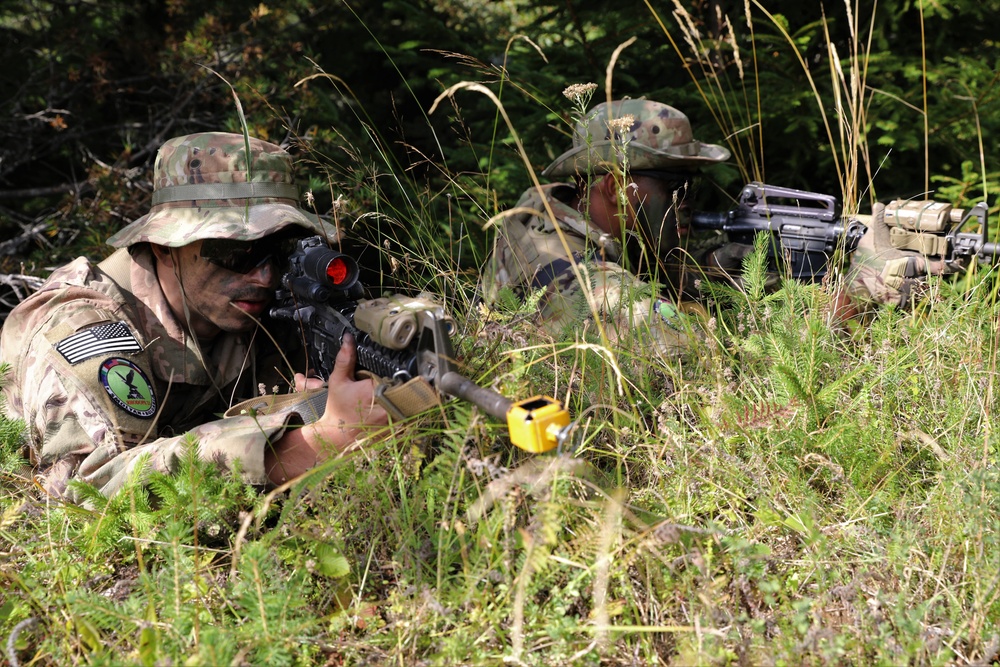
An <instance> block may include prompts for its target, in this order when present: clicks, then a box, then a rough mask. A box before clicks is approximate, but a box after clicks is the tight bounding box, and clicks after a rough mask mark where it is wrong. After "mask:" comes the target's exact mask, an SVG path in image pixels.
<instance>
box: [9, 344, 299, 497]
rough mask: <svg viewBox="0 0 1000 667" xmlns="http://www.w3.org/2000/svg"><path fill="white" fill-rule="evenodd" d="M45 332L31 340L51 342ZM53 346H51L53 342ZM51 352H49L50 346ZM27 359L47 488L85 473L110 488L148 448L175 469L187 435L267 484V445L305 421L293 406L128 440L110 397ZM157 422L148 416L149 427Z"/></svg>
mask: <svg viewBox="0 0 1000 667" xmlns="http://www.w3.org/2000/svg"><path fill="white" fill-rule="evenodd" d="M46 344H47V342H46V341H45V340H44V338H42V337H38V341H37V342H35V343H33V345H32V347H37V346H42V345H46ZM50 350H51V348H50ZM49 353H50V354H52V352H49ZM35 358H37V359H39V363H31V364H26V365H25V372H24V377H23V379H22V381H21V383H20V387H21V392H20V400H19V404H20V406H21V410H22V415H23V417H22V418H23V419H24V420H25V422H26V424H27V426H28V431H29V439H30V441H31V447H32V451H33V455H34V456H33V458H34V459H35V463H36V465H37V467H38V471H39V474H40V476H41V477H42V478H43V479H42V483H43V486H44V488H45V489H46V490H47V491H48V492H49V493H51V494H53V495H55V496H58V497H67V499H69V500H74V501H75V500H76V498H75V497H74V496H73V494H72V493H69V494H67V484H68V483H69V481H70V480H72V479H80V480H83V481H86V482H88V483H90V484H93V485H94V486H96V487H97V488H99V489H100V490H101V492H102V493H103V494H104V495H106V496H110V495H112V494H114V493H115V492H117V491H118V490H119V489H121V487H122V485H123V484H124V483H125V480H126V479H127V478H128V475H129V473H130V472H131V471H132V470H133V469H134V467H135V465H136V462H137V461H138V460H139V457H140V456H142V455H144V454H148V455H149V466H150V468H151V469H153V470H156V471H160V472H171V471H173V470H175V469H176V466H177V464H178V462H179V457H180V455H181V453H182V451H183V441H184V438H185V436H186V435H191V436H193V437H195V438H197V439H198V441H199V453H200V456H201V457H202V458H204V459H208V460H216V461H219V462H220V463H222V464H224V465H226V466H231V465H232V463H233V462H234V461H235V460H237V459H239V460H240V462H241V470H242V473H243V476H244V478H245V479H246V481H247V482H249V483H252V484H264V483H266V481H267V476H266V475H265V473H264V451H265V450H264V448H265V447H266V446H268V443H270V442H273V441H274V440H276V439H277V438H280V437H281V436H282V435H283V434H284V430H285V428H287V427H289V426H290V425H292V424H295V423H301V422H299V420H298V419H297V416H296V415H295V413H294V412H290V411H288V412H284V413H276V414H272V415H266V416H262V417H252V416H239V417H232V418H227V419H223V420H217V421H212V422H208V423H205V424H202V425H200V426H198V427H196V428H194V429H192V430H191V431H189V432H188V433H186V434H181V435H177V436H173V437H168V438H155V437H153V436H151V439H149V440H146V441H141V442H139V444H136V445H134V446H127V445H126V444H125V443H124V442H123V440H122V438H121V436H120V435H119V434H118V433H117V430H116V427H115V425H114V421H113V419H112V418H111V416H110V415H111V411H112V410H113V409H114V408H113V406H112V405H111V404H110V401H108V400H107V398H106V397H102V396H100V395H96V394H95V393H93V392H92V391H89V390H87V388H85V387H81V386H78V385H76V384H75V383H74V378H73V377H72V376H67V375H65V374H63V373H60V372H58V365H57V364H55V363H46V362H45V360H46V357H45V353H42V354H40V355H36V357H35ZM154 426H155V423H154V422H153V421H152V420H150V431H151V432H152V430H153V428H154Z"/></svg>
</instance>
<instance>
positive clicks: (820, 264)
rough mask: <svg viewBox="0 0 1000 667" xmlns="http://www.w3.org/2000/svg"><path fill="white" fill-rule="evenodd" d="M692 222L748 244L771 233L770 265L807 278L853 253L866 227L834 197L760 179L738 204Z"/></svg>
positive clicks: (819, 274)
mask: <svg viewBox="0 0 1000 667" xmlns="http://www.w3.org/2000/svg"><path fill="white" fill-rule="evenodd" d="M691 224H692V227H693V228H695V229H716V230H721V231H723V232H725V233H726V235H727V237H728V240H729V241H732V242H736V243H743V244H747V245H753V242H754V237H755V236H757V234H759V233H761V232H767V233H769V234H771V236H772V241H773V242H772V243H771V245H770V251H769V253H768V258H769V261H770V264H771V269H772V270H775V271H779V272H782V273H784V274H785V275H789V276H790V277H792V278H795V279H797V280H803V281H806V282H816V281H819V280H821V279H822V278H823V276H825V275H826V273H827V270H828V265H829V262H830V260H831V259H832V258H833V256H834V253H836V252H837V251H840V252H842V253H844V255H846V254H848V253H850V252H853V251H854V249H855V248H857V246H858V242H859V241H860V240H861V237H862V236H864V234H865V231H867V227H865V225H864V224H862V223H861V222H860V221H859V220H857V219H850V220H845V219H843V218H842V217H841V215H840V207H839V205H838V204H837V199H836V198H835V197H833V196H831V195H824V194H820V193H818V192H807V191H804V190H794V189H792V188H782V187H777V186H773V185H765V184H763V183H759V182H756V181H755V182H753V183H748V184H747V185H746V186H745V187H744V188H743V190H742V192H740V197H739V201H738V203H737V206H736V207H735V208H733V209H731V210H729V211H726V212H725V213H705V212H698V213H695V214H694V215H693V216H692V220H691Z"/></svg>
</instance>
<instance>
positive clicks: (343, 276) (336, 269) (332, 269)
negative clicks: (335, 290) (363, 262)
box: [326, 257, 351, 287]
mask: <svg viewBox="0 0 1000 667" xmlns="http://www.w3.org/2000/svg"><path fill="white" fill-rule="evenodd" d="M350 274H351V270H350V268H349V267H348V266H347V262H345V261H344V258H343V257H337V258H336V259H334V260H333V261H331V262H330V263H329V264H327V265H326V277H327V278H329V279H330V282H331V283H333V286H334V287H340V284H341V283H342V282H344V281H345V280H347V277H348V276H349V275H350Z"/></svg>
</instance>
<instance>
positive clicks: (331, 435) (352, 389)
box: [312, 333, 389, 451]
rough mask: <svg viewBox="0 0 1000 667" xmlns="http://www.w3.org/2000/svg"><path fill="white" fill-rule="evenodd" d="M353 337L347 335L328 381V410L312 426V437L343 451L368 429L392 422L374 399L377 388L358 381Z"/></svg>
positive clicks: (366, 382) (367, 380) (368, 382)
mask: <svg viewBox="0 0 1000 667" xmlns="http://www.w3.org/2000/svg"><path fill="white" fill-rule="evenodd" d="M357 357H358V352H357V347H356V345H355V342H354V338H353V337H352V336H351V335H350V334H347V333H345V334H344V339H343V342H342V344H341V346H340V351H339V352H337V359H336V361H335V362H334V365H333V371H332V372H331V373H330V379H329V380H328V381H327V389H328V393H327V399H326V411H325V412H324V413H323V416H322V417H321V418H320V419H319V421H317V422H315V423H314V424H312V428H313V434H314V435H315V436H316V437H317V438H319V439H320V441H321V444H325V445H326V446H327V447H329V446H330V445H332V446H333V447H334V448H335V449H337V450H341V451H342V450H344V449H346V448H348V447H350V446H351V445H352V444H354V441H355V440H356V439H357V438H358V437H359V436H361V435H362V434H364V432H365V428H364V427H365V426H380V425H382V424H387V423H388V422H389V416H388V415H387V414H386V411H385V409H384V408H382V406H381V405H379V403H378V402H377V401H376V400H375V385H374V383H373V382H372V381H371V380H370V379H365V380H357V379H355V377H354V367H355V364H356V363H357Z"/></svg>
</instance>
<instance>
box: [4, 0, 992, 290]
mask: <svg viewBox="0 0 1000 667" xmlns="http://www.w3.org/2000/svg"><path fill="white" fill-rule="evenodd" d="M998 35H1000V0H986V1H984V2H980V1H977V0H952V1H949V2H923V3H921V2H913V1H912V0H889V1H883V2H880V3H878V4H877V5H876V4H875V3H873V2H870V1H868V0H865V1H862V2H849V3H847V4H844V3H841V2H801V1H799V0H794V1H793V0H780V1H769V2H747V3H743V2H735V1H733V0H709V1H706V0H683V1H679V2H677V3H674V2H665V1H663V0H649V1H648V2H642V1H639V0H629V1H626V2H623V1H622V0H615V1H611V0H587V1H582V0H508V1H506V2H482V1H474V0H392V1H387V2H360V1H356V0H350V1H348V0H324V1H315V0H274V1H272V2H267V3H263V2H262V3H239V2H231V1H229V0H202V1H200V2H192V1H190V0H167V1H162V0H130V1H129V2H122V1H120V0H101V1H100V2H97V1H96V0H94V1H90V0H56V1H51V2H49V1H42V0H4V1H3V2H2V3H0V56H2V58H3V63H4V66H3V68H0V86H2V95H0V105H2V111H0V244H2V246H0V250H2V252H0V256H2V258H3V259H2V260H0V262H2V265H0V273H12V272H20V271H22V270H23V271H24V272H27V273H33V274H44V273H45V272H46V271H47V269H49V268H51V267H52V266H53V265H55V264H56V263H58V262H60V261H62V260H64V259H67V258H68V257H70V256H73V255H74V254H79V253H81V252H82V253H88V254H91V255H96V256H100V255H103V254H105V253H107V252H108V251H109V250H110V248H108V247H107V246H104V245H103V240H104V238H106V237H107V236H108V235H109V234H110V233H111V232H113V231H114V230H116V229H117V228H119V227H120V226H122V225H123V224H125V223H127V222H128V221H129V220H131V219H133V218H135V217H137V216H138V215H141V214H142V213H143V212H144V211H145V210H146V208H147V207H148V202H149V197H150V191H151V186H150V170H151V166H152V161H153V158H154V156H155V153H156V149H157V148H158V146H159V145H160V144H161V143H162V142H163V141H164V140H165V139H168V138H170V137H172V136H177V135H181V134H185V133H189V132H195V131H204V130H219V129H223V130H230V131H234V130H238V129H239V126H240V119H239V113H238V111H237V105H236V103H235V102H234V99H235V98H238V100H239V103H240V105H241V107H242V110H243V112H244V113H245V116H246V120H247V123H248V125H249V129H250V131H251V133H252V134H255V135H256V136H259V137H261V138H266V139H270V140H272V141H275V142H277V143H281V144H283V145H286V146H288V147H289V148H290V150H292V151H293V152H296V153H297V154H298V155H299V156H300V157H301V158H302V161H303V163H304V168H303V169H302V175H303V176H306V177H308V183H304V185H305V186H306V188H307V189H309V190H311V191H312V193H313V195H314V197H315V206H316V208H317V210H318V211H319V212H320V213H329V212H330V209H331V206H332V204H333V202H334V200H335V199H336V198H337V197H338V196H339V197H341V198H342V199H341V208H340V211H341V213H343V214H344V215H345V216H348V217H350V218H351V219H353V220H360V221H361V222H360V223H358V224H357V226H356V230H355V231H356V233H357V234H359V235H361V236H366V235H367V236H368V237H369V238H374V239H375V240H376V241H378V239H379V237H380V236H384V235H385V230H384V228H383V227H382V226H381V224H382V223H379V227H378V229H377V230H373V229H372V227H371V223H365V222H364V221H365V220H367V219H369V218H366V217H365V216H364V215H363V214H365V213H371V212H373V211H375V212H381V213H382V214H383V215H378V216H375V217H374V218H372V219H375V220H382V221H385V220H391V222H392V224H393V225H395V227H396V229H395V231H394V233H393V234H391V235H390V236H392V238H393V239H394V241H399V243H400V244H401V245H403V246H405V245H406V243H407V234H408V228H409V231H412V228H413V227H414V226H416V225H428V224H430V225H435V224H436V225H440V228H441V229H440V234H438V236H440V237H441V238H451V239H452V240H454V239H455V238H458V237H461V238H463V239H464V238H466V237H468V241H469V242H468V243H466V244H465V247H464V249H463V251H462V252H463V253H464V255H463V256H462V257H461V263H462V264H463V265H465V266H469V267H474V266H475V265H476V263H477V262H478V261H480V260H481V259H482V257H483V248H485V246H486V244H487V243H488V238H487V237H486V236H485V235H483V234H482V233H481V231H479V230H480V228H481V225H482V223H483V222H484V221H485V220H487V219H488V218H489V217H490V216H492V215H494V214H495V213H496V212H498V211H500V210H502V209H504V208H506V207H509V206H511V205H513V203H514V202H515V201H516V198H517V196H518V194H519V193H520V192H521V191H522V190H523V189H524V188H525V187H527V186H528V185H530V180H529V175H528V171H527V170H526V168H525V165H524V163H523V161H522V159H521V157H520V156H519V155H518V153H517V151H516V150H515V146H514V142H513V139H512V134H511V131H510V130H509V129H508V127H507V125H506V124H505V123H504V122H503V120H502V118H501V116H500V115H499V113H498V109H497V106H496V105H494V103H493V102H491V101H490V100H489V99H488V98H487V97H486V96H485V95H482V94H479V93H475V92H472V91H459V92H457V93H456V94H455V95H453V96H452V97H451V98H449V99H447V100H444V101H443V103H442V104H441V105H440V106H439V108H438V109H437V110H436V111H435V112H434V113H433V114H429V113H428V112H429V109H430V108H431V106H432V104H433V102H434V100H435V99H436V98H437V97H438V96H439V95H440V94H441V93H442V91H444V90H446V89H447V88H448V87H449V86H451V85H454V84H456V83H458V82H462V81H467V82H478V83H481V84H483V85H485V86H487V87H488V88H490V89H491V90H492V92H493V93H494V94H495V95H496V96H497V97H498V98H499V99H500V101H501V103H502V105H503V107H504V109H505V110H506V113H507V114H508V115H509V117H510V119H511V122H512V124H513V126H514V128H515V129H516V132H517V134H518V135H519V136H520V138H521V140H522V141H523V143H524V146H525V147H526V150H527V158H528V159H529V160H530V162H531V164H532V166H533V167H534V168H535V170H537V171H540V170H541V169H542V168H544V167H545V166H546V165H547V164H548V163H549V162H550V161H551V160H552V159H553V158H554V157H555V156H556V155H558V154H560V153H561V152H562V151H563V150H565V149H566V148H567V147H568V145H569V135H568V133H569V128H570V113H571V111H572V106H571V104H570V103H569V102H568V100H566V99H565V98H563V96H562V91H563V90H564V89H565V88H566V86H568V85H570V84H573V83H586V82H595V83H598V84H599V85H600V87H599V89H598V91H597V93H596V95H595V99H594V102H595V103H596V102H597V101H600V100H602V99H604V98H606V97H607V94H608V93H607V90H606V87H605V82H606V70H607V68H608V64H609V62H610V61H611V59H612V56H613V53H614V52H615V50H616V48H618V47H619V46H620V45H622V44H623V43H625V42H626V41H627V40H630V39H632V38H635V41H634V42H633V43H631V44H630V45H629V46H627V47H626V48H624V49H621V51H620V53H619V55H618V57H617V60H616V61H615V65H614V73H613V84H612V85H613V89H612V91H611V92H612V95H613V96H614V97H623V96H634V97H635V96H642V95H645V96H648V97H650V98H652V99H656V100H659V101H663V102H666V103H669V104H671V105H673V106H676V107H678V108H679V109H681V110H682V111H684V112H685V113H687V114H688V116H689V117H690V118H691V121H692V124H693V125H694V128H695V136H696V137H697V138H699V139H701V140H703V141H708V142H714V143H723V144H727V145H728V146H729V147H730V148H732V149H733V153H734V156H735V157H734V160H733V161H731V163H730V164H727V165H723V166H721V167H717V168H715V169H714V170H713V171H712V173H711V174H710V177H711V180H712V181H713V182H715V183H716V184H717V185H718V186H719V187H718V188H717V192H719V193H726V194H728V195H729V196H735V195H736V193H738V191H739V186H740V185H741V184H742V183H743V182H744V181H745V180H748V179H751V178H757V179H762V180H765V181H766V182H768V183H773V184H780V185H786V186H791V187H796V188H801V189H808V190H814V191H821V192H827V193H833V194H837V195H838V196H842V195H845V194H846V196H847V197H848V198H851V196H852V193H857V199H858V200H859V205H860V207H861V208H862V209H864V208H865V206H866V201H870V199H871V198H872V197H877V198H879V199H882V200H888V199H889V198H892V197H896V196H918V195H920V194H921V193H923V192H924V191H925V190H926V189H931V190H935V191H936V192H937V194H936V195H935V196H937V197H939V198H944V199H948V200H951V201H953V202H954V203H956V204H958V205H967V204H968V203H969V202H970V201H979V200H982V199H983V198H984V197H987V198H989V200H990V201H989V203H990V204H991V205H994V204H995V201H994V198H993V196H992V192H993V191H995V185H996V182H997V180H998V176H997V171H998V170H997V166H996V155H997V152H998V141H1000V140H998V138H997V137H998V136H1000V133H998V130H1000V85H998V71H1000V57H998V56H1000V48H998V44H997V41H996V40H997V36H998ZM859 53H860V54H861V55H860V56H856V55H855V54H859ZM852 63H853V67H852ZM838 66H839V67H840V68H841V70H842V72H843V74H842V76H843V80H844V81H847V82H848V83H849V81H850V79H851V76H852V69H853V71H855V72H861V73H863V76H864V77H865V78H864V81H863V87H861V86H858V87H857V90H860V91H863V92H862V93H861V94H860V95H858V96H857V98H856V99H853V100H851V99H845V96H849V93H847V92H845V90H844V89H843V88H844V87H843V86H836V85H835V84H834V82H835V81H836V80H837V77H836V75H837V67H838ZM838 87H839V88H841V90H840V92H839V100H838V93H837V89H838ZM848 87H849V86H848ZM814 88H815V91H814ZM234 93H235V95H234ZM817 95H818V96H819V98H820V99H821V100H822V103H818V102H817ZM844 107H850V108H851V109H852V110H853V112H854V113H855V114H863V116H862V121H863V122H862V123H861V125H860V136H858V137H857V138H856V139H850V140H849V141H848V143H850V144H859V145H863V146H864V151H865V153H866V156H867V163H868V164H867V165H864V166H862V167H861V168H859V169H857V170H856V172H854V173H845V172H844V169H843V165H838V163H837V161H838V159H840V157H839V156H838V152H840V153H843V150H842V149H838V148H837V147H835V146H832V145H831V141H830V137H831V136H832V137H837V136H839V135H840V133H841V132H842V130H843V128H845V127H846V126H848V125H849V124H850V123H851V119H850V118H849V117H848V114H845V113H843V111H842V109H843V108H844ZM838 109H840V110H841V111H840V113H838ZM924 109H926V114H925V113H924ZM824 115H825V119H824ZM834 143H836V142H834ZM848 150H855V149H854V148H849V149H848ZM846 181H850V183H848V182H846ZM989 186H993V188H992V190H990V189H989ZM725 204H726V202H725V201H720V202H718V204H717V205H718V206H725ZM426 231H427V230H424V232H426ZM435 233H436V232H435ZM445 252H447V250H445ZM22 264H23V265H22Z"/></svg>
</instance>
